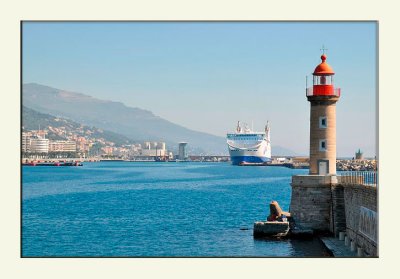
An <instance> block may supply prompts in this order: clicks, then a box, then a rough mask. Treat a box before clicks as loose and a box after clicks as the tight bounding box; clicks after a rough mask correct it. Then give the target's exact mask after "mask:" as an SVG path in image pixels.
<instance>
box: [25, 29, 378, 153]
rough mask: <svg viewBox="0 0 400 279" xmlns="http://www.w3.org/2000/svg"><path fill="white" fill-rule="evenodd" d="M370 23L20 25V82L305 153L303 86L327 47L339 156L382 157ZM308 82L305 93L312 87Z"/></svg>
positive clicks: (306, 105) (306, 119)
mask: <svg viewBox="0 0 400 279" xmlns="http://www.w3.org/2000/svg"><path fill="white" fill-rule="evenodd" d="M376 29H377V26H376V24H375V23H372V22H336V23H323V22H252V23H250V22H235V23H232V22H224V23H222V22H219V23H217V22H213V23H211V22H208V23H199V22H197V23H194V22H181V23H171V22H170V23H166V22H164V23H162V22H158V23H156V22H147V23H145V22H142V23H139V22H130V23H112V22H108V23H105V22H103V23H72V22H71V23H54V22H53V23H51V22H48V23H38V22H37V23H35V22H32V23H24V24H23V82H24V83H28V82H36V83H40V84H43V85H48V86H51V87H56V88H59V89H65V90H69V91H74V92H80V93H84V94H87V95H91V96H93V97H96V98H101V99H107V100H113V101H120V102H123V103H125V104H126V105H128V106H132V107H139V108H143V109H147V110H150V111H152V112H153V113H154V114H156V115H158V116H160V117H163V118H165V119H167V120H170V121H172V122H174V123H176V124H180V125H182V126H185V127H187V128H190V129H193V130H198V131H202V132H207V133H210V134H214V135H218V136H225V134H226V132H228V131H232V130H233V129H234V127H235V125H236V122H237V121H238V120H241V121H243V122H247V123H249V124H251V122H252V121H253V122H254V128H255V129H257V130H261V129H262V128H263V127H264V125H265V123H266V121H267V120H269V121H270V126H271V140H272V144H273V145H280V146H283V147H286V148H289V149H292V150H294V151H296V152H298V153H301V154H306V155H307V154H308V147H309V115H310V104H309V102H308V101H307V99H306V96H305V77H306V75H309V77H311V73H312V72H313V70H314V68H315V67H316V65H317V64H319V63H320V61H321V60H320V55H321V53H322V52H321V50H320V49H321V48H322V45H325V47H326V48H327V49H328V50H327V56H328V59H327V62H328V63H329V64H330V65H331V66H332V68H333V69H334V70H335V72H336V75H335V85H336V86H337V87H341V88H342V96H341V98H340V100H339V102H338V103H337V152H338V156H348V157H352V156H354V152H355V151H356V150H357V149H358V148H361V150H362V151H364V154H365V155H366V156H374V155H375V154H376V137H377V136H376V133H377V131H376V127H375V126H376V117H377V113H376V102H377V92H376V66H377V65H376V59H377V57H376V55H377V54H376V40H377V38H376ZM310 80H311V79H310V78H309V86H311V82H310Z"/></svg>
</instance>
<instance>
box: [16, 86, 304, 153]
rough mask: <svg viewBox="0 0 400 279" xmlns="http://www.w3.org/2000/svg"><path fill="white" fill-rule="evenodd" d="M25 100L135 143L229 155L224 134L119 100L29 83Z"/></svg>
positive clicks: (281, 150)
mask: <svg viewBox="0 0 400 279" xmlns="http://www.w3.org/2000/svg"><path fill="white" fill-rule="evenodd" d="M22 103H23V105H24V106H25V107H27V108H31V109H34V110H37V111H39V112H41V113H47V114H51V115H54V116H56V117H61V118H66V119H70V120H72V121H75V122H78V123H81V124H83V125H86V126H95V127H97V128H100V129H103V130H108V131H110V132H113V133H116V134H120V135H123V136H125V137H126V138H128V139H130V140H132V141H135V142H141V141H165V142H166V144H167V147H168V149H170V150H176V149H177V145H178V143H179V142H181V141H186V142H188V150H189V152H190V154H193V155H195V154H212V155H228V150H227V146H226V141H225V138H223V137H218V136H214V135H210V134H207V133H202V132H197V131H193V130H190V129H187V128H185V127H182V126H180V125H177V124H174V123H172V122H170V121H168V120H165V119H163V118H161V117H158V116H156V115H154V114H153V113H152V112H150V111H147V110H143V109H140V108H132V107H127V106H125V105H124V104H122V103H120V102H114V101H106V100H100V99H96V98H93V97H91V96H88V95H84V94H81V93H74V92H69V91H65V90H61V89H56V88H52V87H49V86H44V85H40V84H37V83H28V84H24V85H23V88H22ZM35 129H37V127H35ZM272 154H273V155H296V154H295V152H293V151H291V150H288V149H285V148H283V147H280V146H275V145H274V146H272Z"/></svg>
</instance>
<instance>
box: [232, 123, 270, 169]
mask: <svg viewBox="0 0 400 279" xmlns="http://www.w3.org/2000/svg"><path fill="white" fill-rule="evenodd" d="M226 142H227V144H228V149H229V155H230V156H231V162H232V164H233V165H261V164H265V163H266V162H268V161H271V142H270V131H269V123H268V122H267V125H266V126H265V132H253V131H252V130H251V129H249V128H248V126H247V125H246V124H244V126H243V127H242V126H241V125H240V121H238V124H237V127H236V132H235V133H232V134H227V135H226Z"/></svg>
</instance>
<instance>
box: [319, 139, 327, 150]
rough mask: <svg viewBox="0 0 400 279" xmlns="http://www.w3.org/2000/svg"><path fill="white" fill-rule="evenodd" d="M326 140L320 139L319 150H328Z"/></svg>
mask: <svg viewBox="0 0 400 279" xmlns="http://www.w3.org/2000/svg"><path fill="white" fill-rule="evenodd" d="M326 146H327V145H326V140H320V141H319V151H326V149H327V148H326Z"/></svg>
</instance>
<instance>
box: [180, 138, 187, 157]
mask: <svg viewBox="0 0 400 279" xmlns="http://www.w3.org/2000/svg"><path fill="white" fill-rule="evenodd" d="M186 145H187V142H180V143H179V153H178V159H179V160H186V159H187V157H188V156H187V153H186Z"/></svg>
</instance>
